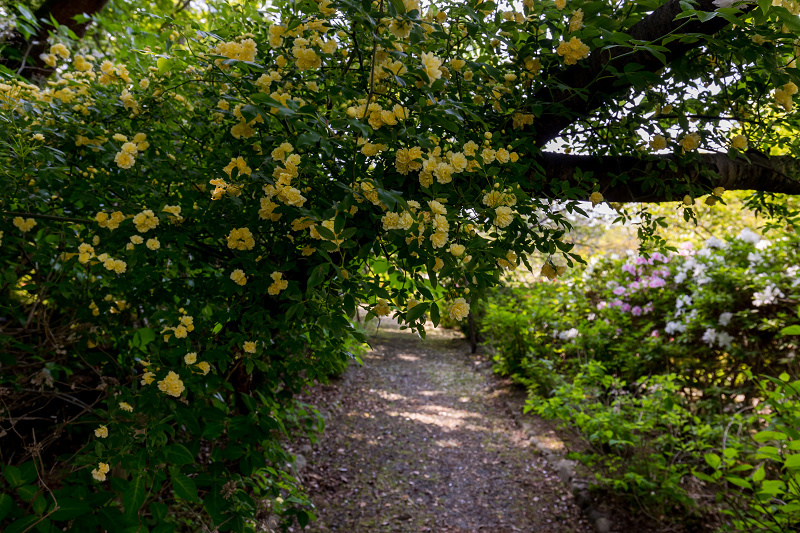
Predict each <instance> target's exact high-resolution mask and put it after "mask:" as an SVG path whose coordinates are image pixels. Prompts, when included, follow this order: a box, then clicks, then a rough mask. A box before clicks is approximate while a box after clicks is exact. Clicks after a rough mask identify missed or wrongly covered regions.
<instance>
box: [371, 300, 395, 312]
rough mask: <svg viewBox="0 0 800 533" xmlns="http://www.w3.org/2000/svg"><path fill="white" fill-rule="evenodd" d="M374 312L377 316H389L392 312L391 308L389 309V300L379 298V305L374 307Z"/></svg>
mask: <svg viewBox="0 0 800 533" xmlns="http://www.w3.org/2000/svg"><path fill="white" fill-rule="evenodd" d="M372 312H373V313H375V314H376V315H377V316H388V315H389V313H390V312H391V309H389V302H387V301H386V300H384V299H383V298H381V299H380V300H378V303H377V305H375V307H373V308H372Z"/></svg>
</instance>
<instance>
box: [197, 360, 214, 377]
mask: <svg viewBox="0 0 800 533" xmlns="http://www.w3.org/2000/svg"><path fill="white" fill-rule="evenodd" d="M197 368H199V369H200V371H201V372H202V373H203V375H204V376H205V375H207V374H208V373H209V372H210V371H211V365H210V364H208V363H207V362H206V361H200V362H199V363H197Z"/></svg>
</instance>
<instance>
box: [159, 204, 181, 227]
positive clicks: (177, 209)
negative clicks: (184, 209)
mask: <svg viewBox="0 0 800 533" xmlns="http://www.w3.org/2000/svg"><path fill="white" fill-rule="evenodd" d="M161 212H163V213H169V214H170V215H172V222H173V223H176V222H180V221H182V220H183V217H182V216H181V206H179V205H165V206H164V208H163V209H162V210H161Z"/></svg>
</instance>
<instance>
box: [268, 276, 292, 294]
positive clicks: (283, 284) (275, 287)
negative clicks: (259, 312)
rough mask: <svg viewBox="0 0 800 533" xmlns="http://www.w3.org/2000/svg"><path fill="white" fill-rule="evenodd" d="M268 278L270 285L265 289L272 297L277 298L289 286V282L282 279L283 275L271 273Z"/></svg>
mask: <svg viewBox="0 0 800 533" xmlns="http://www.w3.org/2000/svg"><path fill="white" fill-rule="evenodd" d="M269 277H271V278H272V284H271V285H270V286H269V287H267V292H268V293H269V294H271V295H272V296H277V295H278V294H280V292H281V291H282V290H285V289H286V288H287V287H288V286H289V282H288V281H287V280H285V279H283V273H281V272H273V273H272V274H270V275H269Z"/></svg>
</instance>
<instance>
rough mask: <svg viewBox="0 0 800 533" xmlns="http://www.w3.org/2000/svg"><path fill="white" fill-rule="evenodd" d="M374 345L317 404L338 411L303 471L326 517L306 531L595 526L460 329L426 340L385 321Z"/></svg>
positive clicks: (571, 528)
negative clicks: (476, 365)
mask: <svg viewBox="0 0 800 533" xmlns="http://www.w3.org/2000/svg"><path fill="white" fill-rule="evenodd" d="M372 344H373V350H372V351H370V352H369V353H367V354H366V355H365V356H364V358H363V359H364V366H363V367H354V368H351V369H350V370H349V371H348V374H347V375H346V377H345V379H343V380H342V381H341V383H340V384H339V385H337V387H338V388H339V390H338V391H337V392H338V394H336V398H337V401H335V403H332V404H329V405H319V407H320V409H323V410H327V411H328V412H329V413H330V416H329V417H328V420H327V429H326V432H325V436H324V438H323V440H322V442H321V443H320V444H319V445H318V446H316V448H315V449H314V451H313V452H312V453H311V456H310V457H309V463H310V465H309V467H308V469H307V470H306V471H305V472H303V473H302V475H303V477H304V480H305V482H306V485H307V486H308V487H309V490H310V492H311V495H312V497H313V499H314V502H315V505H316V506H317V511H318V515H319V519H318V521H317V522H316V523H314V524H312V525H310V526H309V527H308V530H310V531H348V532H367V531H394V532H425V531H431V532H465V533H466V532H472V531H494V532H498V533H499V532H506V531H508V532H512V531H526V532H529V531H536V532H570V531H573V532H578V531H580V532H588V531H591V529H590V527H589V526H588V524H586V523H585V522H583V521H582V519H581V516H580V512H579V510H578V508H577V506H576V505H575V504H574V503H573V500H572V498H571V496H569V494H568V492H567V490H566V487H564V486H563V485H562V484H561V483H560V481H559V480H558V477H557V475H556V473H555V472H554V471H553V470H552V468H553V467H552V465H550V464H548V463H547V462H546V461H545V460H544V459H543V458H542V457H541V456H539V455H537V453H536V450H535V449H534V448H533V447H531V446H530V443H529V439H528V438H527V437H526V435H525V433H524V432H523V431H522V430H520V429H519V428H517V427H516V426H515V425H514V422H513V420H512V419H511V417H510V416H509V414H508V412H507V411H506V410H505V408H504V406H503V403H502V401H501V399H500V398H498V394H497V391H496V390H494V389H493V380H492V378H491V377H489V378H487V377H485V376H484V375H482V374H480V373H477V372H475V371H474V370H472V368H471V359H470V358H469V356H468V355H466V354H468V353H469V348H468V345H467V344H466V343H465V342H464V341H463V340H462V339H461V336H460V334H458V333H456V332H452V331H449V330H438V331H437V330H432V331H430V332H429V334H428V338H427V340H424V341H423V340H421V339H419V338H418V337H417V336H416V335H415V334H413V333H409V332H407V331H401V330H399V329H398V328H397V326H396V325H393V324H388V325H387V324H386V323H385V322H384V324H383V325H382V327H381V329H380V331H379V332H378V333H377V335H376V336H375V337H373V342H372ZM331 398H333V396H331ZM322 401H323V402H324V401H325V399H324V398H323V400H322ZM331 401H333V400H331Z"/></svg>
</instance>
